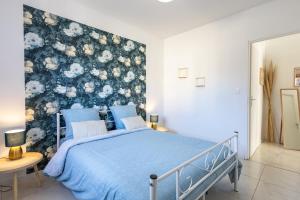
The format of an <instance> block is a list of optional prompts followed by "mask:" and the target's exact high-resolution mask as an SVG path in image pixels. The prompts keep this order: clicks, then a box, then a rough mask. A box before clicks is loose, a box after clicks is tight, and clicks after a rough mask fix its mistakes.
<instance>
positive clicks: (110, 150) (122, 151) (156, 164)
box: [56, 129, 234, 200]
mask: <svg viewBox="0 0 300 200" xmlns="http://www.w3.org/2000/svg"><path fill="white" fill-rule="evenodd" d="M214 144H215V143H213V142H208V141H204V140H200V139H195V138H189V137H184V136H180V135H175V134H168V133H161V132H156V131H153V130H149V129H147V130H139V131H135V132H129V133H126V134H119V135H116V136H114V137H104V138H100V139H96V140H92V141H89V142H84V143H79V144H77V145H74V146H72V147H71V148H70V149H69V150H68V153H67V155H66V158H65V162H64V169H63V171H62V173H61V174H60V175H59V176H57V177H56V178H57V180H58V181H61V182H62V183H63V184H64V185H65V186H66V187H67V188H69V189H71V190H72V192H73V194H74V196H75V197H76V198H78V199H82V200H149V176H150V175H151V174H156V175H158V176H160V175H162V174H164V173H165V172H167V171H169V170H170V169H172V168H174V167H176V166H177V165H179V164H181V163H182V162H184V161H186V160H188V159H190V158H191V157H193V156H194V155H196V154H198V153H200V152H202V151H204V150H206V149H207V148H209V147H211V146H213V145H214ZM218 151H220V149H217V150H216V151H215V154H217V153H218ZM226 151H227V152H226ZM227 153H228V150H226V149H225V150H224V152H222V154H227ZM214 159H215V156H213V155H211V156H209V157H208V158H207V162H205V158H203V159H200V160H198V161H196V162H194V163H193V164H192V165H190V166H188V167H186V168H185V169H184V170H183V171H182V174H181V177H182V178H181V188H182V190H185V189H187V188H188V186H189V184H190V181H191V178H192V179H193V181H194V182H196V181H197V180H199V179H200V178H201V177H203V176H205V175H206V174H207V171H206V170H205V168H211V167H212V165H211V163H212V161H213V160H214ZM223 160H224V158H223V156H221V158H220V159H219V160H218V162H217V164H218V163H220V162H222V161H223ZM233 162H234V159H231V160H228V161H227V162H226V165H224V167H227V166H229V165H230V164H231V163H233ZM205 163H206V164H205ZM207 163H208V164H209V165H207ZM223 170H224V169H222V168H220V169H219V170H218V171H217V172H216V173H215V174H214V175H213V176H211V177H209V179H207V180H206V181H205V182H204V183H203V184H202V186H201V187H199V188H198V190H197V191H195V192H194V194H191V196H190V198H188V199H193V198H195V197H196V195H197V193H199V192H203V191H201V190H202V189H205V187H206V186H207V185H209V184H211V183H212V182H213V181H214V180H215V178H216V177H217V176H218V175H220V174H221V173H222V172H223ZM158 199H159V200H173V199H175V176H170V177H168V178H166V179H165V180H163V181H162V182H160V183H159V184H158Z"/></svg>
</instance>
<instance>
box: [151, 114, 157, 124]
mask: <svg viewBox="0 0 300 200" xmlns="http://www.w3.org/2000/svg"><path fill="white" fill-rule="evenodd" d="M150 122H151V123H158V114H151V115H150Z"/></svg>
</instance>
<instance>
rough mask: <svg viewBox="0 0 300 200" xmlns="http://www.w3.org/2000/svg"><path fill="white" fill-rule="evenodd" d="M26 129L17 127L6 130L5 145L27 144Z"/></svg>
mask: <svg viewBox="0 0 300 200" xmlns="http://www.w3.org/2000/svg"><path fill="white" fill-rule="evenodd" d="M24 131H25V130H24V129H16V130H10V131H6V132H5V146H6V147H16V146H21V145H23V144H25V133H24Z"/></svg>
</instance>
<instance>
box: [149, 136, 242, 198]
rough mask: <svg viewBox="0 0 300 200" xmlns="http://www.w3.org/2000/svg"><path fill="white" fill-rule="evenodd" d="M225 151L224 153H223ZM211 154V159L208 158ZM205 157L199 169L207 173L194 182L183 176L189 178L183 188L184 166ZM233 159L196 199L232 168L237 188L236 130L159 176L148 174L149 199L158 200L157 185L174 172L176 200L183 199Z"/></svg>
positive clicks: (203, 195)
mask: <svg viewBox="0 0 300 200" xmlns="http://www.w3.org/2000/svg"><path fill="white" fill-rule="evenodd" d="M224 152H226V153H224ZM211 156H213V159H212V160H209V159H208V158H209V157H211ZM221 158H222V162H221V163H219V164H217V162H218V161H219V160H220V159H221ZM199 159H205V163H204V166H205V167H204V168H202V169H201V170H205V171H206V172H207V174H206V175H205V176H204V177H202V178H201V179H200V180H198V181H196V182H194V181H193V178H192V177H185V179H187V178H188V179H189V180H190V184H189V187H188V188H187V189H185V190H183V189H182V188H181V186H180V180H181V179H182V177H181V175H182V171H183V170H184V168H185V167H187V166H189V165H192V163H193V162H195V161H197V160H199ZM231 159H233V160H234V161H233V162H232V163H231V164H230V165H229V166H226V168H225V169H224V170H223V171H222V173H221V174H219V175H218V177H217V178H216V179H214V181H213V182H212V183H211V184H210V185H208V186H207V187H205V189H204V190H203V191H202V192H201V194H199V195H198V197H197V199H199V198H200V197H203V199H205V194H206V192H207V191H208V190H209V189H210V188H211V187H212V186H213V185H214V184H215V183H216V182H218V181H219V180H220V179H221V178H222V177H224V176H225V175H226V174H227V173H229V172H230V171H231V170H232V169H234V191H237V189H238V165H239V161H238V132H235V134H234V135H233V136H231V137H230V138H228V139H226V140H224V141H222V142H220V143H218V144H216V145H214V146H212V147H210V148H209V149H207V150H205V151H203V152H201V153H199V154H197V155H195V156H194V157H192V158H191V159H190V160H187V161H185V162H183V163H182V164H180V165H178V166H177V167H175V168H173V169H171V170H169V171H168V172H166V173H165V174H163V175H161V176H159V177H158V176H157V175H155V174H152V175H150V187H149V190H150V200H158V199H157V196H158V194H157V186H158V184H159V183H160V182H161V181H163V180H164V179H165V178H167V177H169V176H171V175H174V174H175V177H176V178H175V180H174V181H175V186H176V200H184V199H185V198H186V197H187V196H188V195H190V194H191V193H192V192H193V191H194V190H196V189H197V188H198V187H199V186H200V185H201V184H202V183H203V182H204V181H206V180H207V179H208V178H209V177H210V176H211V175H213V174H214V173H215V172H216V171H217V170H219V169H220V168H221V167H223V168H224V166H225V164H226V163H227V161H229V160H231ZM198 168H199V167H198Z"/></svg>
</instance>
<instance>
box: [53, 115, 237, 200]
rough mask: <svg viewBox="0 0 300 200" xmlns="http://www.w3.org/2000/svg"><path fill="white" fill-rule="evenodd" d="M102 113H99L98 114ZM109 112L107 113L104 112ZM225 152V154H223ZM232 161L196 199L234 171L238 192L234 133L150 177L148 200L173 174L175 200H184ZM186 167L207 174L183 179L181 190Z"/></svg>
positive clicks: (59, 129) (152, 197)
mask: <svg viewBox="0 0 300 200" xmlns="http://www.w3.org/2000/svg"><path fill="white" fill-rule="evenodd" d="M100 112H102V113H103V111H99V113H100ZM106 112H109V111H106ZM61 116H62V114H61V113H57V114H56V122H57V134H56V137H57V149H58V148H59V146H60V136H61V134H60V133H61V129H63V128H65V127H61V126H60V121H61ZM218 148H219V149H220V150H218V153H217V155H216V152H214V151H215V150H216V149H218ZM226 150H227V153H225V152H226ZM210 156H213V159H212V160H209V157H210ZM221 156H223V159H224V160H223V161H222V162H221V163H220V164H218V165H217V162H218V160H219V159H220V158H221ZM203 158H204V159H205V164H204V166H205V168H203V167H200V166H194V164H193V162H195V161H197V160H199V159H203ZM231 159H234V161H233V162H232V163H231V164H230V165H229V166H228V167H226V169H225V170H224V171H223V172H222V173H221V174H220V175H219V176H218V177H217V178H216V179H215V180H214V181H213V182H212V183H211V184H210V185H208V186H207V187H206V188H205V189H204V190H203V191H202V193H201V194H200V195H198V197H197V198H196V199H199V198H201V197H202V199H203V200H205V195H206V193H207V191H208V190H209V189H210V188H211V187H212V186H213V185H214V184H215V183H217V182H218V181H219V180H221V179H222V178H223V177H224V176H225V175H226V174H228V173H229V172H230V171H231V170H233V169H234V191H235V192H237V191H238V166H239V160H238V132H237V131H235V132H234V135H233V136H231V137H229V138H227V139H226V140H224V141H222V142H219V143H217V144H216V145H214V146H212V147H210V148H208V149H206V150H205V151H203V152H201V153H199V154H197V155H195V156H194V157H192V158H191V159H189V160H187V161H185V162H183V163H181V164H180V165H178V166H176V167H175V168H173V169H171V170H169V171H168V172H166V173H164V174H163V175H161V176H157V175H156V174H151V175H150V185H149V191H150V196H149V199H150V200H158V199H157V196H158V195H157V187H158V184H159V183H160V182H161V181H163V180H164V179H166V178H167V177H169V176H171V175H173V174H175V177H176V178H175V182H176V184H175V185H176V200H184V199H185V198H186V197H188V195H189V194H191V193H192V192H193V191H194V190H195V189H197V187H199V186H200V185H201V184H202V183H203V182H204V181H205V180H207V179H208V178H209V177H210V176H211V175H213V174H214V173H215V172H216V171H217V170H218V169H220V168H221V167H222V166H224V165H225V164H226V162H227V161H229V160H231ZM187 166H194V167H196V168H198V169H199V170H204V171H206V172H207V174H206V175H205V176H204V177H202V178H201V179H200V180H198V181H197V182H193V179H192V178H191V177H190V176H189V177H184V179H189V180H190V185H189V187H188V188H187V189H185V190H183V189H182V188H181V186H180V180H182V179H183V177H181V176H182V172H183V170H184V169H185V168H186V167H187Z"/></svg>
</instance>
